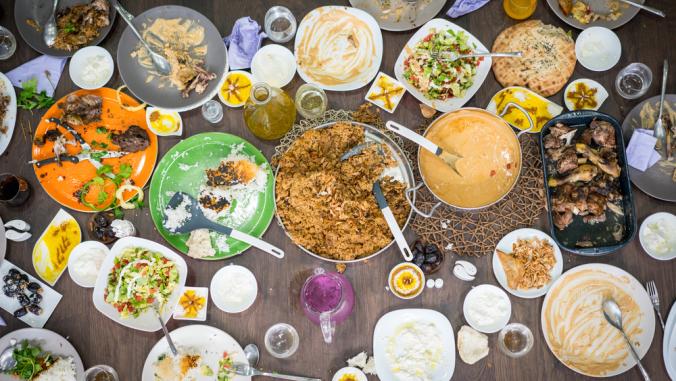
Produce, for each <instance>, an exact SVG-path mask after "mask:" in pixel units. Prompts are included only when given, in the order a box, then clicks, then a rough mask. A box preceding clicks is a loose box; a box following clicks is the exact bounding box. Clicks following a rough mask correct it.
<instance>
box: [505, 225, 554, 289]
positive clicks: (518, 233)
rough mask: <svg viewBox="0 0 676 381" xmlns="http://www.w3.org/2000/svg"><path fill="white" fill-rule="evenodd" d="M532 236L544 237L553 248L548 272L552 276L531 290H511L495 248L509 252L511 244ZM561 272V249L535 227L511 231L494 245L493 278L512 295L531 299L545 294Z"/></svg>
mask: <svg viewBox="0 0 676 381" xmlns="http://www.w3.org/2000/svg"><path fill="white" fill-rule="evenodd" d="M532 238H539V239H545V240H547V242H549V244H550V245H552V247H553V248H554V257H555V258H556V264H555V265H554V267H553V268H552V269H551V270H550V272H549V275H550V276H551V277H552V279H551V280H550V281H549V283H548V284H546V285H544V286H542V287H540V288H536V289H532V290H513V289H511V288H510V287H509V286H508V285H507V275H505V270H504V268H503V267H502V263H500V258H498V253H497V250H498V249H499V250H501V251H503V252H504V253H507V254H510V253H511V252H512V244H514V243H516V241H517V240H519V239H532ZM562 272H563V257H562V256H561V249H559V246H557V245H556V242H554V240H553V239H552V237H550V236H548V235H547V233H544V232H542V231H540V230H537V229H517V230H514V231H513V232H511V233H509V234H507V235H506V236H504V237H502V239H501V240H500V242H498V245H497V246H496V247H495V250H494V251H493V274H495V279H497V280H498V283H500V286H502V288H504V289H505V290H507V292H509V293H510V294H512V295H514V296H518V297H519V298H525V299H531V298H537V297H540V296H542V295H544V294H546V293H547V290H549V287H551V286H552V284H553V283H554V281H556V279H557V278H558V277H559V276H561V273H562Z"/></svg>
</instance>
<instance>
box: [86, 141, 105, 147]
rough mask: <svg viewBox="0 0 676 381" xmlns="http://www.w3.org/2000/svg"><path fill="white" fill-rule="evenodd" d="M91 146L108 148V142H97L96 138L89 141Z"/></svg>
mask: <svg viewBox="0 0 676 381" xmlns="http://www.w3.org/2000/svg"><path fill="white" fill-rule="evenodd" d="M89 144H90V145H91V146H92V147H100V148H108V143H104V142H99V141H96V140H92V141H91V143H89Z"/></svg>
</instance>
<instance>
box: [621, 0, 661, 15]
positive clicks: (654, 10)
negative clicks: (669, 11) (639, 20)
mask: <svg viewBox="0 0 676 381" xmlns="http://www.w3.org/2000/svg"><path fill="white" fill-rule="evenodd" d="M620 1H621V2H623V3H625V4H629V5H631V6H632V7H636V8H638V9H643V10H644V11H646V12H650V13H652V14H655V15H658V16H661V17H667V15H665V14H664V12H662V11H660V10H659V9H657V8H653V7H649V6H647V5H643V4H639V3H635V2H633V1H631V0H620Z"/></svg>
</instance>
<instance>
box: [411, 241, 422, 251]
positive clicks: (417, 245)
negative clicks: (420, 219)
mask: <svg viewBox="0 0 676 381" xmlns="http://www.w3.org/2000/svg"><path fill="white" fill-rule="evenodd" d="M413 250H415V251H418V252H421V253H422V252H423V244H422V242H420V241H416V243H415V245H413Z"/></svg>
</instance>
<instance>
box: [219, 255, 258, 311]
mask: <svg viewBox="0 0 676 381" xmlns="http://www.w3.org/2000/svg"><path fill="white" fill-rule="evenodd" d="M209 292H210V293H211V300H212V301H213V302H214V304H215V305H216V307H218V309H219V310H221V311H223V312H227V313H230V314H236V313H240V312H244V311H246V310H247V309H248V308H249V307H251V306H252V305H253V303H254V301H255V300H256V295H257V294H258V283H257V281H256V276H255V275H254V274H253V273H252V272H251V271H250V270H249V269H247V268H246V267H243V266H238V265H229V266H223V268H221V269H220V270H218V271H217V272H216V274H214V277H213V278H211V285H210V286H209ZM237 294H239V295H237Z"/></svg>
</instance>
